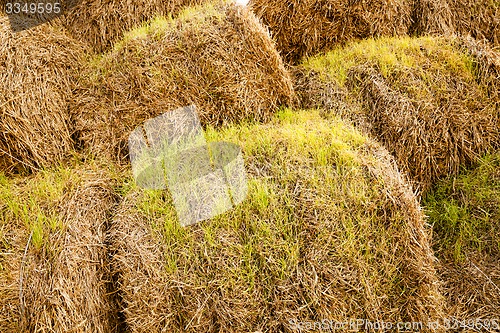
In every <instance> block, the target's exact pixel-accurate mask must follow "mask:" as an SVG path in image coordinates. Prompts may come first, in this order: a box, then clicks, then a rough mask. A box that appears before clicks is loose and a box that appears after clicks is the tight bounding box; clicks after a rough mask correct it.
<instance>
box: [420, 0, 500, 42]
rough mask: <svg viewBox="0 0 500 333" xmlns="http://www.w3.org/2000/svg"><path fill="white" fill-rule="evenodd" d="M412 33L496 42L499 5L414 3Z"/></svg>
mask: <svg viewBox="0 0 500 333" xmlns="http://www.w3.org/2000/svg"><path fill="white" fill-rule="evenodd" d="M412 31H413V33H416V34H417V35H421V34H436V33H437V34H451V33H456V34H460V35H471V36H473V37H474V38H476V39H487V40H489V41H490V42H492V43H495V44H498V43H500V4H499V2H498V1H490V0H480V1H476V0H443V1H441V0H416V1H415V9H414V25H413V29H412Z"/></svg>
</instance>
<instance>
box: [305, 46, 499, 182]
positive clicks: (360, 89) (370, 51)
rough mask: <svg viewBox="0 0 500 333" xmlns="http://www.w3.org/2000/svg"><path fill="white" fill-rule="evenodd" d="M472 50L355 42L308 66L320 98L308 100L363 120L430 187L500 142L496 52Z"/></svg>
mask: <svg viewBox="0 0 500 333" xmlns="http://www.w3.org/2000/svg"><path fill="white" fill-rule="evenodd" d="M471 52H472V51H471ZM471 52H469V51H467V52H465V51H464V50H463V47H461V46H459V44H458V43H457V42H456V41H455V40H453V39H452V40H450V39H447V38H432V37H426V38H419V39H411V38H405V39H395V38H394V39H391V38H388V39H381V40H366V41H362V42H359V43H352V44H351V45H349V46H348V47H346V48H343V49H342V48H338V49H337V50H335V51H332V52H331V53H329V54H326V55H325V56H322V57H316V58H312V59H310V60H309V62H308V63H307V62H306V63H305V65H304V66H305V68H309V71H310V70H311V69H314V70H313V71H312V72H316V74H314V75H313V76H311V74H308V72H307V70H306V73H305V74H303V75H305V76H306V77H307V76H308V75H309V77H311V78H312V79H313V80H314V81H315V82H316V83H315V84H309V86H306V88H305V89H309V91H310V92H312V93H314V94H316V95H317V97H316V98H313V97H309V98H308V99H307V101H306V100H305V99H303V101H304V102H305V103H309V104H311V102H313V104H314V103H315V102H316V103H317V102H318V101H320V102H319V104H321V105H322V106H324V107H328V106H329V105H330V106H331V107H332V108H331V111H332V112H334V113H338V114H340V115H342V116H347V117H350V118H351V119H352V120H353V121H355V123H356V124H358V125H361V126H362V127H363V128H364V129H365V130H366V131H367V132H369V133H371V135H373V136H375V137H377V138H378V139H379V140H380V141H381V142H382V143H383V144H384V145H386V147H387V149H388V150H389V151H390V152H391V153H392V154H393V155H394V156H395V157H396V160H397V162H398V166H399V167H400V168H401V170H402V171H404V172H406V173H407V174H408V175H410V177H411V179H412V180H414V181H416V182H417V184H418V186H419V187H420V190H422V191H425V190H427V189H429V187H430V186H431V185H432V183H433V182H434V181H435V180H436V179H438V178H440V177H443V176H446V175H448V174H456V173H457V172H458V171H459V169H460V166H461V165H464V166H467V165H471V164H473V163H474V162H475V161H477V159H478V158H479V157H480V156H481V155H482V154H483V153H485V152H487V151H489V150H491V149H495V148H496V147H498V146H499V145H500V99H499V95H498V83H497V82H498V78H496V77H495V76H496V75H497V74H496V69H495V68H496V65H495V61H496V60H494V59H495V56H494V54H495V53H494V51H492V50H490V52H491V54H490V55H488V53H485V52H482V53H481V54H482V55H481V57H482V58H481V57H474V56H473V55H472V53H471ZM476 53H477V52H476ZM481 59H482V60H481ZM488 59H489V60H488ZM311 85H312V86H313V88H311ZM321 86H323V87H324V89H320V88H319V87H321ZM307 87H309V88H307ZM332 87H333V88H335V89H333V90H332ZM315 91H319V93H318V92H316V93H315ZM301 95H303V94H301ZM331 100H337V102H336V103H332V102H331ZM339 105H342V106H343V107H342V108H341V107H339ZM346 105H347V107H346ZM311 106H312V105H311ZM366 124H368V126H365V125H366Z"/></svg>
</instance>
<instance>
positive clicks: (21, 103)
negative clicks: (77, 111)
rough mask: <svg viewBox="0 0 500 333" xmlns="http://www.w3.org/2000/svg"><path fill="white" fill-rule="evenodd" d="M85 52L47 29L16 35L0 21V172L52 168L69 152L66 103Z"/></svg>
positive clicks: (59, 32) (60, 33)
mask: <svg viewBox="0 0 500 333" xmlns="http://www.w3.org/2000/svg"><path fill="white" fill-rule="evenodd" d="M83 50H84V48H83V47H82V46H81V45H80V44H79V43H77V42H75V41H73V40H72V39H70V38H69V37H67V36H66V35H65V34H64V32H63V31H62V30H61V29H58V28H52V27H50V26H48V25H42V26H38V27H35V28H32V29H30V30H26V31H22V32H18V33H15V34H14V33H13V32H12V31H11V30H10V25H9V23H8V18H7V17H6V16H0V170H7V171H14V170H19V169H28V170H33V169H37V168H41V167H47V166H50V165H54V164H55V163H58V162H60V161H61V159H63V157H64V156H65V154H67V152H68V151H69V150H70V149H71V148H72V145H73V142H72V139H71V130H70V127H69V124H68V119H69V113H68V104H67V102H68V100H69V99H70V96H71V91H72V90H71V79H72V73H73V71H74V70H76V69H77V68H78V62H79V60H80V56H81V54H82V52H83Z"/></svg>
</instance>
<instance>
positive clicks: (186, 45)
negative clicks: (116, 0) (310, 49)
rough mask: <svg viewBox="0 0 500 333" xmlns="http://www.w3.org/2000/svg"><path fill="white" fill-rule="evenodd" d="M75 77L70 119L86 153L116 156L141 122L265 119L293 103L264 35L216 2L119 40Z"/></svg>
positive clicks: (252, 20)
mask: <svg viewBox="0 0 500 333" xmlns="http://www.w3.org/2000/svg"><path fill="white" fill-rule="evenodd" d="M90 67H91V68H90V70H89V71H88V72H86V73H84V74H83V75H82V80H81V82H82V88H81V89H80V91H79V92H78V98H76V101H75V105H73V107H72V114H73V118H74V121H75V124H76V129H77V131H78V132H79V137H80V139H81V141H82V142H83V144H84V145H85V146H86V147H87V148H90V151H94V152H99V153H102V154H107V155H112V156H114V157H115V158H116V156H120V152H123V151H125V150H126V149H125V147H124V146H125V145H126V142H127V139H128V135H129V134H130V132H131V131H132V130H134V128H135V127H136V126H139V125H141V124H142V123H143V122H144V121H145V120H147V119H149V118H152V117H155V116H157V115H159V114H161V113H164V112H167V111H169V110H174V109H176V108H178V107H183V106H187V105H191V104H194V105H196V106H197V108H198V113H199V116H200V119H201V122H202V124H205V125H206V124H212V125H220V124H223V123H227V122H232V121H239V120H242V119H252V120H255V121H265V120H268V119H269V118H270V117H271V115H272V114H273V113H274V112H275V110H277V108H278V107H279V106H280V105H282V104H286V103H289V102H290V100H291V99H292V98H293V87H292V83H291V79H290V77H289V74H288V72H287V71H286V69H285V67H284V65H283V63H282V60H281V58H280V57H279V55H278V53H277V51H276V49H275V47H274V44H273V42H272V41H271V39H270V38H269V35H268V34H267V31H266V30H265V29H264V28H263V27H262V26H261V25H260V23H259V21H258V19H257V18H256V17H255V16H254V15H253V14H252V13H251V12H249V11H248V10H247V9H246V8H243V7H241V6H236V5H234V4H230V3H229V4H227V3H218V4H216V5H212V4H208V5H206V6H200V7H194V8H189V9H186V10H185V11H184V12H182V13H181V14H180V16H179V17H178V18H177V19H164V18H158V19H155V20H153V21H152V22H150V23H149V24H147V25H145V26H144V27H142V28H138V29H136V30H133V31H131V32H129V33H127V34H126V36H125V38H124V40H123V41H121V42H120V43H118V44H117V45H116V46H115V48H114V50H113V51H112V52H110V53H108V54H106V55H104V56H103V57H102V59H97V60H96V61H95V63H94V64H91V66H90Z"/></svg>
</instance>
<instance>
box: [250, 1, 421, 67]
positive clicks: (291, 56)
mask: <svg viewBox="0 0 500 333" xmlns="http://www.w3.org/2000/svg"><path fill="white" fill-rule="evenodd" d="M250 3H251V7H252V8H253V10H254V11H255V13H256V15H257V16H258V17H259V18H261V20H262V21H263V23H264V24H266V25H267V26H268V27H269V28H270V30H271V33H272V35H273V37H274V39H275V40H276V41H277V47H278V50H279V51H280V53H281V54H282V56H283V57H284V58H285V59H286V60H287V61H288V62H298V61H299V60H300V59H301V58H302V57H304V56H311V55H314V54H316V53H319V52H321V51H327V50H329V49H332V48H333V47H334V46H335V45H336V44H339V43H344V42H346V41H348V40H351V39H354V38H367V37H370V36H387V35H390V36H392V35H404V34H406V33H407V31H408V28H409V27H410V25H411V22H412V21H411V14H412V3H413V2H412V1H408V0H391V1H384V0H376V1H348V0H301V1H281V0H271V1H269V0H252V1H251V2H250Z"/></svg>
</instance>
